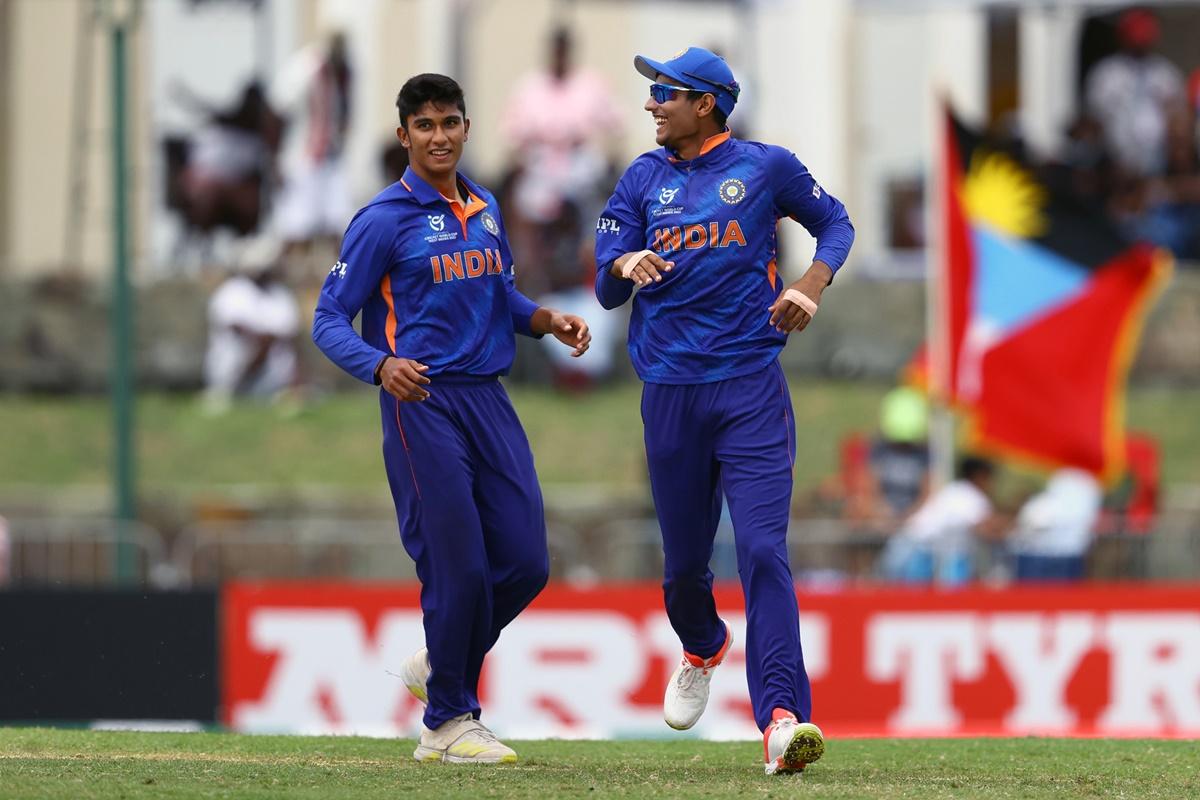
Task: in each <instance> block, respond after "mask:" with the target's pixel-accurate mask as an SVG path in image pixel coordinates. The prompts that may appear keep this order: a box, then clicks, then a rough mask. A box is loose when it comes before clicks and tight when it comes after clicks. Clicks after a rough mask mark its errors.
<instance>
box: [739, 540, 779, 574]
mask: <svg viewBox="0 0 1200 800" xmlns="http://www.w3.org/2000/svg"><path fill="white" fill-rule="evenodd" d="M780 564H782V565H783V567H784V568H785V569H786V568H787V551H786V549H785V548H784V547H783V546H781V545H780V544H779V543H777V542H773V541H770V540H769V539H756V540H754V541H752V542H747V543H745V544H743V545H741V546H739V547H738V569H739V570H741V571H745V570H747V569H752V570H758V569H764V568H769V567H773V566H777V565H780Z"/></svg>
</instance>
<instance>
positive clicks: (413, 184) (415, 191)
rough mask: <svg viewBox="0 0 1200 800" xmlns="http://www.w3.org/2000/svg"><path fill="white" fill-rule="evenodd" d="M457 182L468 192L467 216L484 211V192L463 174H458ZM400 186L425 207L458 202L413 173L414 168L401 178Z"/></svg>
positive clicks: (409, 168) (406, 171)
mask: <svg viewBox="0 0 1200 800" xmlns="http://www.w3.org/2000/svg"><path fill="white" fill-rule="evenodd" d="M455 180H456V181H457V182H458V183H460V184H462V186H463V188H465V189H466V190H467V207H468V210H470V213H469V214H468V215H467V216H470V215H471V214H474V213H476V211H482V210H483V209H484V208H485V207H486V206H487V201H486V200H484V199H483V197H482V196H481V195H482V194H483V192H482V191H481V190H480V188H479V187H478V186H476V185H475V184H474V183H473V182H472V181H470V180H469V179H468V178H467V177H466V176H465V175H463V174H462V173H461V172H459V173H456V175H455ZM400 185H401V186H403V187H404V188H405V189H407V190H408V191H409V192H411V193H412V196H413V197H415V198H416V200H417V202H418V203H420V204H421V205H423V206H428V205H433V204H434V203H449V204H451V205H454V204H455V203H457V202H458V201H456V200H451V199H450V198H448V197H446V196H445V195H443V194H442V193H441V192H439V191H438V190H437V189H435V188H433V187H432V186H431V185H430V184H429V183H428V182H426V181H425V179H424V178H422V177H421V176H420V175H418V174H417V173H415V172H413V169H412V167H408V168H407V169H405V170H404V175H403V177H401V178H400Z"/></svg>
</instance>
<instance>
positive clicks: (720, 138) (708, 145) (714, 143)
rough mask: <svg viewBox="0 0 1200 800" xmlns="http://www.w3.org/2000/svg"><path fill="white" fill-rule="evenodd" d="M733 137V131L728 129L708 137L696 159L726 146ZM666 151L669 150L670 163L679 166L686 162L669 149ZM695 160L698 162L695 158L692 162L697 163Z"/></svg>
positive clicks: (668, 158)
mask: <svg viewBox="0 0 1200 800" xmlns="http://www.w3.org/2000/svg"><path fill="white" fill-rule="evenodd" d="M731 135H732V131H730V130H729V128H726V129H725V130H723V131H721V132H720V133H718V134H714V135H713V136H710V137H708V138H707V139H705V140H704V144H702V145H700V153H699V155H697V156H696V158H700V157H701V156H704V155H706V154H708V153H711V152H712V151H713V150H716V149H717V148H718V147H720V146H721V145H723V144H725V142H727V141H729V137H730V136H731ZM664 149H666V150H667V160H668V161H670V162H671V163H672V164H678V163H681V162H682V161H684V160H685V159H682V158H677V157H676V155H675V152H674V151H673V150H670V149H667V148H664ZM695 160H696V159H695V158H694V159H692V161H695Z"/></svg>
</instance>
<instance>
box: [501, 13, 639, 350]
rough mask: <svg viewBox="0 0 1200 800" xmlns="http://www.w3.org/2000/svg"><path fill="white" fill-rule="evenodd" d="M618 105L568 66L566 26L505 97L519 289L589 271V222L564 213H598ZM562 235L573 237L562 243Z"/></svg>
mask: <svg viewBox="0 0 1200 800" xmlns="http://www.w3.org/2000/svg"><path fill="white" fill-rule="evenodd" d="M619 108H620V107H619V105H618V104H617V102H616V99H615V98H614V97H613V96H612V94H611V92H610V91H609V88H608V86H607V84H606V83H605V81H604V79H603V78H602V77H601V76H600V75H599V74H597V73H595V72H593V71H590V70H587V69H582V68H578V67H576V66H575V65H574V63H573V53H572V39H571V34H570V32H569V31H567V30H566V29H564V28H560V29H558V30H556V31H555V32H554V34H553V35H552V38H551V41H550V51H549V61H548V64H547V66H546V68H545V70H542V71H539V72H536V73H534V74H531V75H529V76H527V77H525V78H524V79H523V80H522V81H521V82H520V83H519V84H518V86H517V88H516V90H515V91H514V92H513V94H512V97H511V98H510V99H509V101H508V108H507V109H506V110H505V113H504V118H503V120H502V128H503V131H504V134H505V136H506V137H507V139H508V140H509V142H510V144H511V146H512V148H513V150H514V158H515V164H514V167H515V173H514V175H513V176H512V187H511V192H512V205H511V211H510V212H509V214H508V220H507V221H508V229H509V235H510V237H511V238H512V240H513V242H512V244H513V250H514V251H515V253H516V258H517V262H518V263H519V264H521V265H522V267H523V269H522V270H520V271H519V274H520V278H519V279H520V280H521V281H522V283H523V284H524V286H523V290H524V291H525V292H527V293H530V294H534V295H536V294H541V293H544V292H553V291H558V290H561V289H564V288H568V287H570V286H574V285H577V284H581V283H582V282H583V281H584V280H585V279H586V280H588V281H590V280H591V279H592V278H593V277H594V276H583V275H581V265H580V262H579V258H578V257H577V255H576V253H577V247H578V242H579V241H581V240H582V239H583V237H584V236H585V235H589V234H590V233H591V228H590V225H588V226H583V225H580V226H572V225H570V224H569V223H567V222H566V221H565V218H566V217H568V216H569V215H571V214H572V213H574V214H576V215H577V216H578V218H579V220H589V221H590V220H594V219H596V218H597V217H598V216H599V215H600V211H601V210H602V208H603V204H604V200H605V199H606V197H607V190H608V188H609V187H608V186H607V185H606V180H607V179H608V178H609V177H610V175H611V172H612V170H611V167H610V163H609V159H608V154H607V153H606V146H607V145H609V144H611V143H613V142H615V139H616V137H617V136H618V135H619V134H620V126H621V114H620V110H619ZM563 238H567V239H569V240H573V243H570V242H569V243H568V244H566V245H563V244H562V243H561V242H560V241H559V240H561V239H563ZM564 252H565V253H567V254H568V255H567V257H565V258H564V257H563V256H562V253H564ZM597 316H599V315H597ZM593 335H594V334H593Z"/></svg>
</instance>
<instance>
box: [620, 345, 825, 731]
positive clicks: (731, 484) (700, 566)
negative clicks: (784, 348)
mask: <svg viewBox="0 0 1200 800" xmlns="http://www.w3.org/2000/svg"><path fill="white" fill-rule="evenodd" d="M642 421H643V423H644V424H645V437H646V458H647V461H648V462H649V466H650V486H651V490H652V491H653V494H654V506H655V509H656V510H657V512H658V522H659V527H661V528H662V536H663V554H664V558H665V570H664V572H665V576H664V580H663V594H664V598H665V600H666V607H667V616H668V617H669V618H670V620H671V626H672V627H673V628H674V629H675V633H676V634H678V635H679V639H680V641H681V642H682V643H683V649H684V650H685V651H686V652H688V653H691V654H693V655H696V656H700V657H701V658H711V657H712V656H714V655H716V654H717V652H718V651H719V650H720V649H721V646H722V645H723V644H724V643H725V628H724V625H723V624H722V623H721V620H720V619H719V618H718V616H717V609H716V603H715V601H714V600H713V595H712V582H713V574H712V571H711V570H710V569H709V567H708V563H709V561H710V560H711V558H712V553H713V538H714V537H715V536H716V532H717V523H718V522H719V521H720V517H721V496H722V494H724V496H725V497H726V498H728V500H729V512H730V516H731V517H732V518H733V531H734V539H735V545H736V549H737V560H738V575H739V576H740V577H741V582H742V592H743V594H744V595H745V598H746V638H747V641H746V678H747V682H748V683H749V686H750V701H751V704H752V705H753V707H754V720H755V722H757V723H758V727H759V728H760V729H762V730H765V729H766V728H767V726H768V725H770V723H771V712H772V710H774V709H776V708H783V709H786V710H788V711H791V712H792V713H794V714H796V716H797V717H798V718H799V719H800V720H802V721H805V720H808V719H809V718H810V716H811V713H812V693H811V690H810V688H809V682H808V674H807V673H806V672H805V670H804V656H803V654H802V653H801V650H800V619H799V609H798V608H797V605H796V590H795V586H794V585H793V583H792V573H791V569H790V568H789V566H788V557H787V528H788V516H789V515H788V510H789V506H790V503H791V497H792V464H793V462H794V460H795V452H796V427H795V421H794V419H793V417H792V405H791V396H790V395H789V393H788V388H787V382H786V381H785V380H784V377H783V370H782V369H781V368H780V366H779V363H778V362H774V363H772V364H771V365H770V366H769V367H766V368H765V369H763V370H762V371H761V372H758V373H755V374H752V375H746V376H743V377H739V378H731V379H729V380H724V381H718V382H716V383H703V384H689V385H668V384H655V383H647V384H646V385H645V387H644V389H643V392H642Z"/></svg>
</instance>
